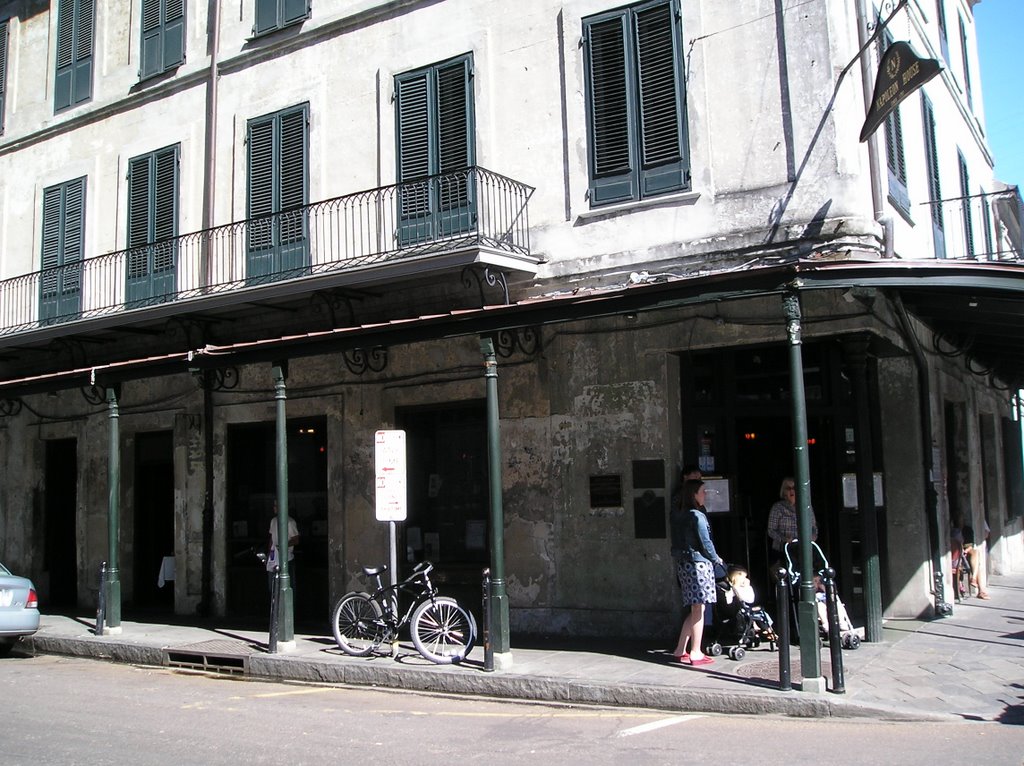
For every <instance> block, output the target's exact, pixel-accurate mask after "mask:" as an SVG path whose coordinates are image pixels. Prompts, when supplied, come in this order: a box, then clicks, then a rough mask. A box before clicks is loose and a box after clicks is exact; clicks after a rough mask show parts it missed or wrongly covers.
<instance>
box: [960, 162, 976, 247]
mask: <svg viewBox="0 0 1024 766" xmlns="http://www.w3.org/2000/svg"><path fill="white" fill-rule="evenodd" d="M957 162H958V164H959V166H960V196H961V197H962V198H963V199H962V200H961V201H960V210H961V212H962V213H963V218H964V247H965V252H964V255H966V256H967V257H968V258H973V257H974V212H973V211H972V210H971V200H970V199H969V197H970V196H971V180H970V177H969V176H968V174H967V160H965V159H964V156H963V155H962V154H959V153H958V154H957Z"/></svg>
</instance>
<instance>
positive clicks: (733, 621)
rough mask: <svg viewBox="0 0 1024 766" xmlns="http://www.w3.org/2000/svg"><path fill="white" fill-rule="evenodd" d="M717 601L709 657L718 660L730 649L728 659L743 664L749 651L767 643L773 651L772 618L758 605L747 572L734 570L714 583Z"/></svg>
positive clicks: (713, 611)
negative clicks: (742, 660) (739, 661)
mask: <svg viewBox="0 0 1024 766" xmlns="http://www.w3.org/2000/svg"><path fill="white" fill-rule="evenodd" d="M715 585H716V591H717V596H718V601H717V602H716V603H715V606H714V608H713V609H712V626H711V627H712V630H711V631H710V633H711V636H712V641H711V642H710V643H709V644H708V647H707V649H706V651H707V653H708V654H710V655H712V656H718V655H719V654H721V653H722V651H723V650H724V649H726V648H727V649H728V653H729V657H730V659H733V660H740V659H743V657H744V656H745V655H746V653H747V649H754V648H756V647H758V646H760V645H761V643H762V642H768V645H769V648H770V649H772V650H774V649H775V647H776V643H777V641H778V636H776V635H775V630H774V628H773V627H772V626H773V622H772V618H771V615H769V614H768V612H766V611H765V610H764V609H762V608H761V607H760V606H758V605H757V603H756V602H757V599H756V597H755V595H754V587H753V586H752V585H751V584H750V576H749V575H748V573H747V570H746V569H744V568H743V567H739V566H731V567H729V568H728V569H727V570H725V573H724V575H723V576H722V577H720V578H718V579H717V580H716V582H715Z"/></svg>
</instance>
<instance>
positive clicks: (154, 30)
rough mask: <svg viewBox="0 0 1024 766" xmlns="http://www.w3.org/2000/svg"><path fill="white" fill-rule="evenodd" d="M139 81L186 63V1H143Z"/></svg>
mask: <svg viewBox="0 0 1024 766" xmlns="http://www.w3.org/2000/svg"><path fill="white" fill-rule="evenodd" d="M139 59H140V61H141V64H140V68H139V77H140V78H142V79H145V78H147V77H152V76H154V75H158V74H161V73H163V72H166V71H169V70H171V69H173V68H175V67H177V66H179V65H180V64H182V63H183V62H184V61H185V2H184V0H142V47H141V55H140V56H139Z"/></svg>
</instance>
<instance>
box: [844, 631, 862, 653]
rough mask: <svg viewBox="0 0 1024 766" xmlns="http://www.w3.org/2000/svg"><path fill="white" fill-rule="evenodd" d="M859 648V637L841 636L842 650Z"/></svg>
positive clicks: (851, 635)
mask: <svg viewBox="0 0 1024 766" xmlns="http://www.w3.org/2000/svg"><path fill="white" fill-rule="evenodd" d="M859 646H860V636H858V635H857V634H856V633H847V634H846V635H845V636H843V648H844V649H856V648H857V647H859Z"/></svg>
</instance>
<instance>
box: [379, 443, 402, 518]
mask: <svg viewBox="0 0 1024 766" xmlns="http://www.w3.org/2000/svg"><path fill="white" fill-rule="evenodd" d="M373 441H374V465H375V467H376V471H375V473H376V483H377V498H376V506H377V521H405V517H406V510H407V498H406V489H405V431H377V433H376V434H375V435H374V439H373Z"/></svg>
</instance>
